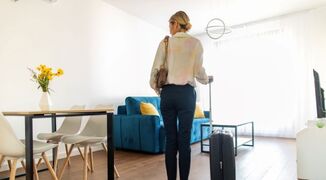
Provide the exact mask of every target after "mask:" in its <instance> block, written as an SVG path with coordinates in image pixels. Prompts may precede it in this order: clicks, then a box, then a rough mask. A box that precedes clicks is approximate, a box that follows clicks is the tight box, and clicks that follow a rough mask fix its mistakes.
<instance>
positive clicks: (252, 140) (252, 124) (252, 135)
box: [251, 122, 255, 146]
mask: <svg viewBox="0 0 326 180" xmlns="http://www.w3.org/2000/svg"><path fill="white" fill-rule="evenodd" d="M254 133H255V131H254V122H251V143H252V146H254V141H255V140H254V139H255V138H254Z"/></svg>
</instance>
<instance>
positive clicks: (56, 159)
mask: <svg viewBox="0 0 326 180" xmlns="http://www.w3.org/2000/svg"><path fill="white" fill-rule="evenodd" d="M58 151H59V145H58V146H57V147H55V148H54V153H55V159H54V160H53V161H54V167H53V170H54V172H57V171H58Z"/></svg>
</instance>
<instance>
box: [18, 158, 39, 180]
mask: <svg viewBox="0 0 326 180" xmlns="http://www.w3.org/2000/svg"><path fill="white" fill-rule="evenodd" d="M21 162H23V161H21ZM33 171H34V176H35V179H36V180H39V179H40V178H39V176H38V172H37V167H36V164H35V161H34V160H33Z"/></svg>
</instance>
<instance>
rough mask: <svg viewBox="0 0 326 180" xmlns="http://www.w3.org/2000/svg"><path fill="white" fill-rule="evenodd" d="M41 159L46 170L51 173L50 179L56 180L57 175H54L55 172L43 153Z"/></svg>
mask: <svg viewBox="0 0 326 180" xmlns="http://www.w3.org/2000/svg"><path fill="white" fill-rule="evenodd" d="M42 157H43V160H44V162H45V164H46V166H47V167H48V170H49V171H50V173H51V175H52V178H53V179H54V180H58V177H57V175H56V174H55V172H54V170H53V168H52V165H51V164H50V162H49V160H48V158H47V157H46V155H45V153H44V152H43V153H42Z"/></svg>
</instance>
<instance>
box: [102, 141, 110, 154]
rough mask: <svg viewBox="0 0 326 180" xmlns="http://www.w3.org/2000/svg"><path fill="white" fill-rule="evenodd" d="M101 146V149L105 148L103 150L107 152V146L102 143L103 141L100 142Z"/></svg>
mask: <svg viewBox="0 0 326 180" xmlns="http://www.w3.org/2000/svg"><path fill="white" fill-rule="evenodd" d="M101 144H102V146H103V149H104V150H105V152H106V153H107V152H108V147H107V146H106V145H105V144H104V143H101Z"/></svg>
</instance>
